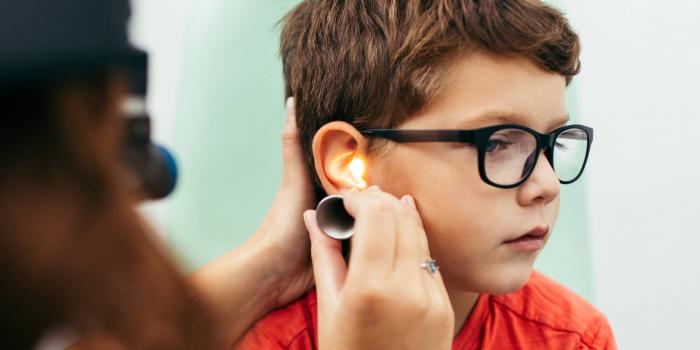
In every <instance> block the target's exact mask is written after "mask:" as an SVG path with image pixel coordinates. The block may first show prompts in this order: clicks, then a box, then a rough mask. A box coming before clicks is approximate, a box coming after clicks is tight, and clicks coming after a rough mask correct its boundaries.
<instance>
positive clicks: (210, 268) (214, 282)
mask: <svg viewBox="0 0 700 350" xmlns="http://www.w3.org/2000/svg"><path fill="white" fill-rule="evenodd" d="M266 249H267V248H266V246H265V245H264V244H262V243H260V242H259V240H255V239H252V240H250V241H248V242H246V243H245V244H244V245H242V246H241V247H239V248H237V249H235V250H233V251H231V252H229V253H227V254H226V255H224V256H222V257H220V258H218V259H216V260H214V261H213V262H211V263H209V264H207V265H206V266H204V267H203V268H201V269H200V270H199V271H197V272H195V273H194V274H193V275H192V276H190V277H189V281H190V283H192V285H193V286H194V287H195V288H197V289H198V290H199V292H200V293H201V294H202V296H204V297H205V298H206V299H207V301H208V302H209V304H210V305H211V307H212V308H213V309H214V311H215V312H216V316H217V317H218V318H219V320H220V325H221V330H222V331H223V332H224V336H225V340H226V343H227V344H231V345H233V344H234V343H235V342H236V341H237V340H238V339H239V338H240V337H241V336H242V335H243V334H244V333H245V332H246V331H247V330H248V329H249V328H250V327H251V326H252V325H253V324H254V322H255V321H256V320H258V319H259V318H261V317H262V316H263V315H265V314H266V313H268V312H269V311H271V310H272V309H273V308H275V307H277V305H276V303H277V297H276V295H277V292H278V290H279V288H278V287H279V279H280V278H279V276H278V275H277V274H276V272H275V271H274V270H272V269H270V268H269V267H268V266H265V264H264V261H265V260H266V259H264V258H261V257H264V256H265V255H266V254H268V253H267V251H266Z"/></svg>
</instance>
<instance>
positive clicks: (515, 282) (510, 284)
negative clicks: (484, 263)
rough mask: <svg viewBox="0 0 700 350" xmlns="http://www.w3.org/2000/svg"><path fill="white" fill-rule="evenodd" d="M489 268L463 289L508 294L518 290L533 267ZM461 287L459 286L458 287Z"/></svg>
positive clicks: (528, 276) (527, 278) (530, 273)
mask: <svg viewBox="0 0 700 350" xmlns="http://www.w3.org/2000/svg"><path fill="white" fill-rule="evenodd" d="M485 270H489V271H490V272H488V273H487V274H485V275H482V276H478V277H477V278H476V280H473V279H472V281H473V282H476V283H473V284H472V283H470V284H472V285H471V286H469V288H465V290H470V291H476V292H479V293H487V294H491V295H501V294H509V293H513V292H516V291H518V290H520V289H521V288H522V287H523V286H525V284H526V283H527V281H528V280H529V279H530V276H531V275H532V271H533V267H532V266H531V265H530V266H517V267H516V266H508V267H506V268H500V269H485ZM460 289H461V288H460Z"/></svg>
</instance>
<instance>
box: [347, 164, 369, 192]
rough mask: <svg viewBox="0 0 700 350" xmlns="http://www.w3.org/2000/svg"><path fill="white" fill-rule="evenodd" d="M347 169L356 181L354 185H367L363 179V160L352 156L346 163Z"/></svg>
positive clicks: (359, 186)
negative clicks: (348, 162)
mask: <svg viewBox="0 0 700 350" xmlns="http://www.w3.org/2000/svg"><path fill="white" fill-rule="evenodd" d="M348 169H349V170H350V174H351V175H352V177H353V178H354V179H355V181H357V183H356V187H358V188H360V189H364V188H366V187H367V183H366V182H365V180H364V177H365V162H364V161H363V160H362V159H360V158H357V157H355V158H353V159H352V161H350V164H348Z"/></svg>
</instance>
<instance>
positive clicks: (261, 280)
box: [239, 232, 289, 317]
mask: <svg viewBox="0 0 700 350" xmlns="http://www.w3.org/2000/svg"><path fill="white" fill-rule="evenodd" d="M239 249H241V251H242V252H243V254H241V258H242V259H243V260H242V261H240V262H239V264H243V265H244V266H247V268H246V270H248V271H247V273H246V275H247V276H248V282H249V283H250V285H253V286H255V288H254V289H253V290H254V291H255V292H254V293H253V295H252V296H251V300H253V301H254V302H252V303H251V305H250V307H251V309H253V310H254V313H255V314H257V315H258V316H259V317H261V316H263V315H265V314H267V313H268V312H270V311H272V310H273V309H276V308H278V307H280V306H283V305H280V299H279V294H280V291H281V290H283V289H284V287H285V286H286V284H287V280H288V279H289V275H288V274H286V273H284V268H285V266H281V265H280V264H283V263H284V260H283V257H281V256H280V247H279V242H276V241H274V239H272V237H270V236H269V235H265V234H262V233H260V232H256V234H255V235H253V236H252V237H251V238H250V239H249V240H248V241H246V242H245V243H244V244H243V245H242V246H241V247H240V248H239Z"/></svg>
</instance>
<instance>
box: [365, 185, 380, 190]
mask: <svg viewBox="0 0 700 350" xmlns="http://www.w3.org/2000/svg"><path fill="white" fill-rule="evenodd" d="M367 190H368V191H380V188H379V186H377V185H372V186H369V187H368V188H367Z"/></svg>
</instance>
